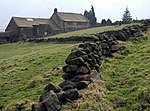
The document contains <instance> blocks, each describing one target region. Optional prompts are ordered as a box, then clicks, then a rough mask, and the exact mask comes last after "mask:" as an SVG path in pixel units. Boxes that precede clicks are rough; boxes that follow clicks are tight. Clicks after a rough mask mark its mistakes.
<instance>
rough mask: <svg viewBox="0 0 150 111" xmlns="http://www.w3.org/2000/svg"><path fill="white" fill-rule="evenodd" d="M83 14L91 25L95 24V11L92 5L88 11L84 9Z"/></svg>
mask: <svg viewBox="0 0 150 111" xmlns="http://www.w3.org/2000/svg"><path fill="white" fill-rule="evenodd" d="M84 16H85V17H86V18H88V19H89V20H90V22H91V26H92V27H94V26H95V25H96V23H97V19H96V17H95V11H94V7H93V6H91V10H90V11H89V12H88V11H87V10H85V11H84Z"/></svg>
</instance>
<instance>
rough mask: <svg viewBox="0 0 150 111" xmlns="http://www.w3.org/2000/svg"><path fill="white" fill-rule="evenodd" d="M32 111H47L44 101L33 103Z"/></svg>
mask: <svg viewBox="0 0 150 111" xmlns="http://www.w3.org/2000/svg"><path fill="white" fill-rule="evenodd" d="M32 111H46V108H45V106H44V104H43V103H39V104H33V105H32Z"/></svg>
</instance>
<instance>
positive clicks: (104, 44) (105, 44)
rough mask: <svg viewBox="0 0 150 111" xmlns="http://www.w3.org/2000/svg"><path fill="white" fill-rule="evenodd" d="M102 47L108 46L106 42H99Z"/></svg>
mask: <svg viewBox="0 0 150 111" xmlns="http://www.w3.org/2000/svg"><path fill="white" fill-rule="evenodd" d="M101 47H102V49H106V48H109V45H108V44H107V43H106V42H103V43H101Z"/></svg>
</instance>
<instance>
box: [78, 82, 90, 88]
mask: <svg viewBox="0 0 150 111" xmlns="http://www.w3.org/2000/svg"><path fill="white" fill-rule="evenodd" d="M89 84H90V81H80V82H77V83H76V88H77V89H78V90H81V89H84V88H86V87H87V86H88V85H89Z"/></svg>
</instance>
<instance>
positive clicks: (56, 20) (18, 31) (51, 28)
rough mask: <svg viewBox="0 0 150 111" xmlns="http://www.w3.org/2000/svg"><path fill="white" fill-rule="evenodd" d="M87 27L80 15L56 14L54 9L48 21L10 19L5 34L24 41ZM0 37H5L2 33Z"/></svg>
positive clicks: (86, 21) (87, 21)
mask: <svg viewBox="0 0 150 111" xmlns="http://www.w3.org/2000/svg"><path fill="white" fill-rule="evenodd" d="M89 27H90V21H89V20H88V19H87V18H86V17H85V16H83V15H82V14H78V13H66V12H57V9H56V8H55V9H54V13H53V15H52V16H51V18H50V19H41V18H23V17H12V18H11V20H10V22H9V24H8V26H7V28H6V30H5V33H7V36H8V35H10V38H12V37H13V38H16V39H18V40H24V39H27V38H34V37H44V36H49V35H54V34H58V33H62V32H68V31H73V30H79V29H84V28H89ZM8 33H9V34H8ZM2 35H3V37H4V36H5V34H4V33H3V34H0V37H1V36H2ZM7 39H9V37H8V38H7Z"/></svg>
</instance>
